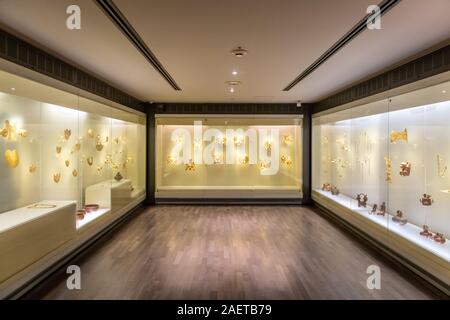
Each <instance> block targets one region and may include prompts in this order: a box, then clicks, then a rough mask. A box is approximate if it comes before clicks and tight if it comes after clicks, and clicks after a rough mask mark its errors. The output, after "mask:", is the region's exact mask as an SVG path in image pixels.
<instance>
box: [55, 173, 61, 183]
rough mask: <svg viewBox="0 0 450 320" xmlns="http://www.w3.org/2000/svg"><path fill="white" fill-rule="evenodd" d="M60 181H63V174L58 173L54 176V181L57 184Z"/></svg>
mask: <svg viewBox="0 0 450 320" xmlns="http://www.w3.org/2000/svg"><path fill="white" fill-rule="evenodd" d="M59 180H61V173H59V172H58V173H55V174H53V181H54V182H55V183H58V182H59Z"/></svg>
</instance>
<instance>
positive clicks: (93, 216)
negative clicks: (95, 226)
mask: <svg viewBox="0 0 450 320" xmlns="http://www.w3.org/2000/svg"><path fill="white" fill-rule="evenodd" d="M110 212H111V210H109V208H99V209H98V210H97V211H94V212H88V213H86V215H85V216H84V218H83V220H77V230H82V229H83V228H85V227H87V226H88V225H90V224H91V223H94V222H96V220H98V219H100V218H101V217H102V216H104V215H106V214H108V213H110Z"/></svg>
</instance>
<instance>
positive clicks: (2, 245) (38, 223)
mask: <svg viewBox="0 0 450 320" xmlns="http://www.w3.org/2000/svg"><path fill="white" fill-rule="evenodd" d="M39 203H41V204H52V205H55V207H54V208H28V207H23V208H19V209H15V210H12V211H8V212H4V213H2V214H0V282H2V281H4V280H6V279H7V278H9V277H11V276H12V275H14V274H15V273H17V272H19V271H20V270H22V269H24V268H26V267H27V266H29V265H31V264H32V263H34V262H35V261H37V260H39V259H41V258H42V257H44V256H45V255H46V254H48V253H49V252H51V251H53V250H54V249H56V248H58V247H59V246H60V245H62V244H63V243H65V242H67V241H69V240H71V239H73V238H75V236H76V228H75V211H76V202H75V201H51V200H46V201H41V202H39Z"/></svg>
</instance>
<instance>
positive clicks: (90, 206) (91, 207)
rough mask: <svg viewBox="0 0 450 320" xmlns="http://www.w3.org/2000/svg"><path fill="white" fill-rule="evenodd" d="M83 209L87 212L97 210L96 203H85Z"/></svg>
mask: <svg viewBox="0 0 450 320" xmlns="http://www.w3.org/2000/svg"><path fill="white" fill-rule="evenodd" d="M84 209H85V210H86V212H87V213H89V212H93V211H97V210H98V204H87V205H85V206H84Z"/></svg>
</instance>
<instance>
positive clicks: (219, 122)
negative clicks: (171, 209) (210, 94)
mask: <svg viewBox="0 0 450 320" xmlns="http://www.w3.org/2000/svg"><path fill="white" fill-rule="evenodd" d="M194 123H196V124H195V125H194ZM156 131H157V137H156V141H157V142H156V158H157V164H156V173H157V177H156V187H157V197H160V198H163V197H175V196H180V197H204V196H206V197H214V198H223V197H233V198H236V197H243V198H249V197H250V198H251V197H262V196H264V197H272V198H273V197H293V198H300V197H301V149H302V146H301V119H292V118H291V119H282V118H280V119H265V118H254V117H227V118H224V117H213V116H212V117H206V118H203V119H200V118H195V117H158V118H157V129H156Z"/></svg>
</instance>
